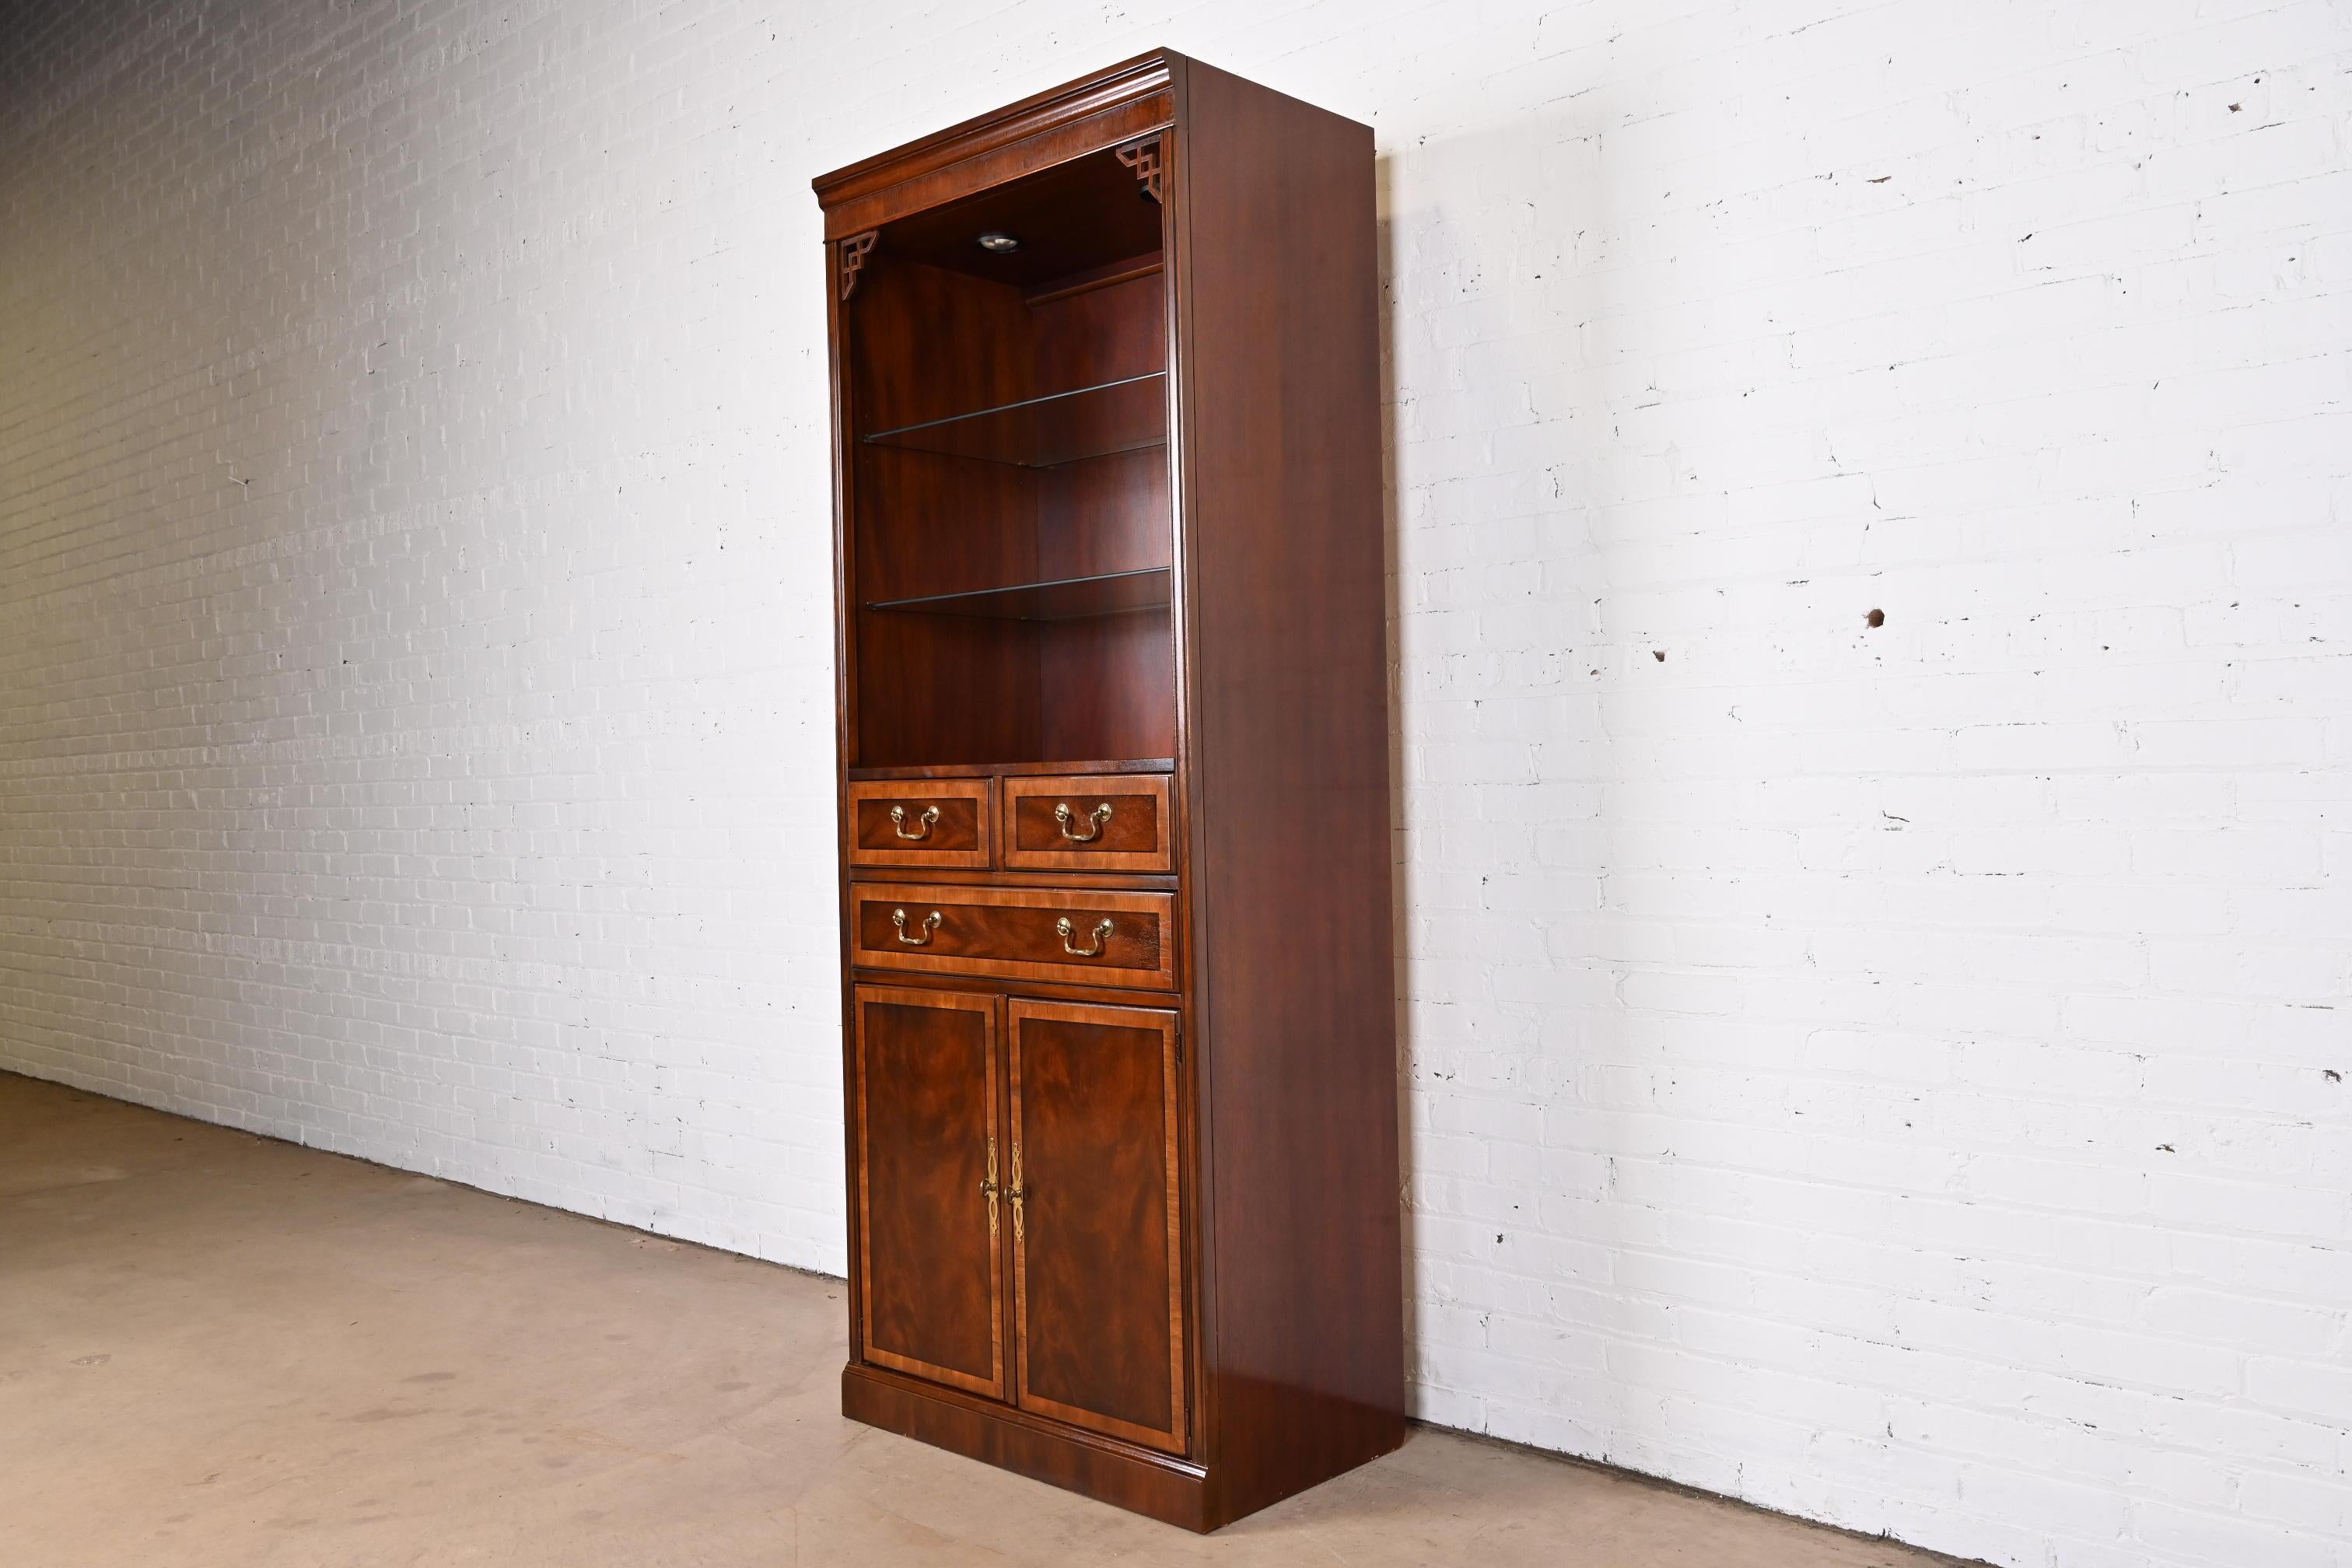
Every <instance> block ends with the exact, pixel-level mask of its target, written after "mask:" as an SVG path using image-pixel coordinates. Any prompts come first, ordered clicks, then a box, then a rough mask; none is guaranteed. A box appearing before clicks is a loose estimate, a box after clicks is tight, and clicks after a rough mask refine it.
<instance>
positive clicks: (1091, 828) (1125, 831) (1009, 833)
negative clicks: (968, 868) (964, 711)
mask: <svg viewBox="0 0 2352 1568" xmlns="http://www.w3.org/2000/svg"><path fill="white" fill-rule="evenodd" d="M1003 800H1004V864H1005V865H1006V866H1007V867H1009V868H1013V869H1016V870H1038V871H1147V872H1148V871H1165V870H1168V869H1170V868H1171V865H1172V864H1173V862H1172V860H1171V856H1170V849H1169V843H1168V837H1169V833H1170V831H1171V829H1170V825H1169V821H1168V775H1167V774H1165V773H1083V774H1071V775H1068V776H1066V777H1044V778H1008V779H1006V780H1005V781H1004V786H1003Z"/></svg>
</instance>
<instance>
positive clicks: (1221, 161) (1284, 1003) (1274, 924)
mask: <svg viewBox="0 0 2352 1568" xmlns="http://www.w3.org/2000/svg"><path fill="white" fill-rule="evenodd" d="M1180 94H1181V96H1180V107H1179V121H1178V129H1179V135H1178V142H1177V146H1176V149H1175V153H1176V155H1175V158H1174V160H1173V177H1174V179H1175V182H1176V184H1177V187H1178V189H1177V194H1176V202H1177V207H1176V223H1175V228H1176V246H1175V250H1176V258H1175V265H1176V267H1177V271H1178V282H1177V294H1176V299H1177V345H1178V352H1179V358H1180V363H1181V376H1182V380H1181V391H1180V398H1181V401H1180V419H1181V425H1182V439H1181V447H1182V453H1183V456H1182V468H1181V482H1180V487H1179V488H1180V491H1181V495H1182V498H1183V499H1182V539H1181V553H1182V559H1183V567H1182V569H1183V572H1184V574H1185V575H1184V581H1183V584H1182V591H1181V601H1182V606H1183V615H1184V622H1185V624H1184V628H1183V637H1184V644H1183V647H1184V657H1185V658H1186V659H1187V660H1188V668H1189V677H1190V679H1189V684H1188V687H1187V691H1186V697H1185V703H1186V711H1187V726H1188V728H1187V735H1186V741H1187V747H1186V757H1185V766H1186V767H1187V768H1188V769H1189V770H1190V777H1189V779H1188V781H1187V786H1186V792H1185V793H1186V794H1187V795H1188V796H1189V797H1190V799H1191V800H1192V811H1191V813H1190V814H1189V815H1190V824H1191V826H1190V832H1191V836H1192V859H1191V863H1190V865H1189V866H1188V868H1187V874H1188V876H1189V878H1190V879H1191V881H1190V888H1191V891H1192V923H1193V931H1192V940H1193V942H1194V943H1195V946H1194V948H1193V952H1194V954H1195V957H1196V959H1197V960H1198V963H1197V968H1196V970H1195V973H1196V975H1197V976H1198V984H1200V986H1201V991H1200V994H1198V996H1197V997H1196V1001H1195V1005H1196V1007H1199V1008H1200V1009H1202V1012H1201V1015H1200V1016H1201V1017H1202V1038H1201V1043H1200V1064H1201V1066H1200V1070H1201V1073H1202V1089H1201V1090H1200V1092H1201V1094H1202V1100H1203V1102H1204V1103H1203V1109H1204V1110H1205V1112H1206V1116H1205V1124H1204V1140H1203V1149H1202V1160H1203V1162H1204V1163H1205V1164H1206V1165H1207V1167H1208V1169H1207V1172H1206V1184H1207V1185H1208V1186H1209V1187H1210V1188H1213V1191H1212V1192H1209V1193H1207V1194H1204V1197H1205V1200H1206V1201H1207V1202H1208V1203H1210V1204H1211V1205H1213V1212H1212V1213H1211V1214H1210V1215H1208V1216H1207V1217H1208V1229H1209V1231H1210V1232H1211V1237H1210V1240H1209V1241H1208V1244H1207V1245H1208V1247H1209V1248H1210V1250H1211V1256H1210V1257H1209V1258H1207V1259H1206V1260H1205V1264H1206V1267H1207V1268H1208V1269H1209V1270H1210V1271H1211V1273H1212V1275H1213V1283H1212V1286H1211V1297H1212V1300H1210V1301H1209V1302H1207V1303H1206V1310H1208V1311H1209V1312H1210V1314H1211V1317H1212V1321H1211V1323H1210V1324H1209V1325H1208V1327H1207V1331H1208V1333H1209V1336H1210V1338H1209V1342H1208V1343H1207V1345H1206V1347H1205V1353H1206V1356H1207V1358H1208V1371H1209V1375H1210V1378H1211V1379H1212V1381H1213V1388H1212V1389H1210V1390H1209V1391H1208V1392H1207V1394H1206V1399H1205V1402H1204V1405H1203V1412H1202V1414H1203V1417H1204V1419H1205V1420H1207V1421H1209V1422H1210V1423H1212V1426H1210V1429H1209V1431H1208V1433H1207V1437H1208V1447H1206V1449H1205V1450H1204V1457H1205V1458H1207V1459H1208V1460H1209V1462H1210V1464H1211V1467H1212V1474H1213V1476H1214V1477H1216V1478H1217V1479H1216V1481H1215V1483H1214V1484H1216V1485H1217V1486H1219V1487H1220V1488H1222V1489H1223V1497H1222V1498H1221V1499H1220V1500H1219V1501H1218V1503H1217V1505H1216V1511H1218V1512H1220V1513H1222V1514H1224V1515H1225V1516H1227V1517H1238V1516H1240V1515H1242V1514H1244V1513H1247V1512H1249V1511H1251V1510H1253V1509H1255V1508H1258V1507H1262V1506H1264V1505H1265V1503H1266V1502H1270V1501H1272V1500H1276V1499H1277V1498H1280V1497H1284V1496H1286V1495H1288V1494H1289V1493H1291V1492H1293V1491H1296V1490H1298V1489H1301V1488H1303V1487H1306V1486H1308V1485H1312V1484H1314V1482H1316V1481H1318V1480H1319V1479H1323V1478H1325V1477H1327V1476H1329V1475H1333V1474H1336V1473H1338V1472H1339V1471H1340V1470H1344V1469H1346V1468H1349V1467H1351V1466H1353V1465H1356V1464H1359V1463H1361V1462H1362V1461H1363V1460H1365V1459H1367V1458H1371V1457H1373V1456H1374V1455H1376V1454H1380V1453H1383V1452H1386V1451H1388V1450H1389V1449H1391V1448H1393V1447H1396V1446H1397V1445H1398V1444H1399V1443H1401V1442H1402V1440H1403V1398H1404V1364H1403V1363H1404V1352H1403V1333H1402V1315H1403V1290H1402V1263H1401V1258H1400V1216H1399V1196H1398V1164H1397V1145H1396V1140H1397V1115H1398V1112H1397V1065H1396V1026H1395V994H1396V988H1395V983H1394V981H1395V976H1394V942H1393V937H1392V921H1393V916H1392V909H1391V892H1390V864H1391V816H1390V809H1389V793H1388V780H1389V743H1388V700H1387V662H1388V654H1387V631H1386V570H1385V550H1384V535H1385V521H1384V517H1383V512H1382V500H1381V424H1380V405H1379V397H1380V394H1379V365H1378V341H1377V332H1378V327H1377V316H1376V310H1377V304H1378V279H1377V276H1376V259H1375V247H1376V236H1375V230H1374V211H1373V175H1372V144H1371V132H1370V129H1369V128H1368V127H1365V126H1362V125H1359V124H1356V123H1354V122H1352V121H1347V120H1344V119H1341V118H1339V117H1338V116H1336V115H1331V114H1328V113H1326V112H1324V111H1322V110H1317V109H1313V108H1310V107H1309V106H1307V105H1305V104H1302V103H1299V102H1297V101H1296V100H1290V99H1286V98H1284V97H1282V96H1280V95H1279V94H1276V93H1273V92H1270V91H1268V90H1266V89H1263V88H1259V87H1256V86H1255V85H1253V84H1251V83H1248V82H1245V81H1243V80H1241V79H1238V78H1235V77H1233V76H1229V75H1227V74H1226V73H1224V72H1222V71H1218V70H1215V69H1213V68H1210V67H1207V66H1203V65H1202V64H1200V63H1199V62H1198V61H1187V62H1185V69H1184V72H1183V75H1182V79H1181V86H1180Z"/></svg>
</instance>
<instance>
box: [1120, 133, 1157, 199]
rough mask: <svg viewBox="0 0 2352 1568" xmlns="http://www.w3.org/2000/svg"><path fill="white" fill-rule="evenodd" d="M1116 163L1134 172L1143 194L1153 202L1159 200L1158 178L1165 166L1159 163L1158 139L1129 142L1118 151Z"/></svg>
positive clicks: (1149, 138)
mask: <svg viewBox="0 0 2352 1568" xmlns="http://www.w3.org/2000/svg"><path fill="white" fill-rule="evenodd" d="M1118 161H1119V162H1120V163H1124V164H1126V165H1127V166H1128V167H1129V168H1130V169H1132V170H1134V171H1135V177H1136V179H1137V180H1138V181H1139V182H1140V183H1141V184H1142V185H1143V194H1144V195H1147V196H1150V198H1151V199H1152V200H1153V201H1155V202H1156V201H1158V200H1160V174H1161V173H1162V172H1163V170H1164V169H1165V167H1166V165H1165V164H1163V163H1160V138H1159V137H1157V136H1147V137H1145V138H1144V139H1143V140H1142V141H1140V142H1129V143H1128V144H1127V145H1126V146H1124V147H1121V148H1119V149H1118Z"/></svg>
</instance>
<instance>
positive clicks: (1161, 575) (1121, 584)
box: [866, 566, 1168, 621]
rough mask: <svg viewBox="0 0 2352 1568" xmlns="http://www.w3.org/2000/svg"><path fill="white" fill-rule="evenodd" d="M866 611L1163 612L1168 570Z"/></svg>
mask: <svg viewBox="0 0 2352 1568" xmlns="http://www.w3.org/2000/svg"><path fill="white" fill-rule="evenodd" d="M1167 607H1168V568H1167V567H1165V566H1147V567H1145V568H1144V569H1143V570H1141V571H1139V572H1106V573H1103V574H1100V575H1099V576H1094V577H1064V578H1060V579H1058V580H1056V581H1054V582H1051V583H1015V584H1011V585H1009V586H1006V587H1003V588H982V589H979V590H977V591H976V592H972V593H966V594H931V595H926V596H924V597H922V598H919V599H882V600H877V601H875V602H873V603H871V604H868V605H866V608H867V609H869V610H911V611H916V612H919V613H921V614H925V615H934V616H983V617H985V618H987V619H990V620H998V621H1079V620H1086V619H1088V618H1089V617H1092V616H1124V615H1129V614H1131V613H1133V612H1135V611H1138V610H1164V609H1166V608H1167Z"/></svg>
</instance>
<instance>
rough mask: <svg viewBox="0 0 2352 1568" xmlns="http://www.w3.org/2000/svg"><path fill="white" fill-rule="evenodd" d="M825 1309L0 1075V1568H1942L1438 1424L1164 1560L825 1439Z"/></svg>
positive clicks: (399, 1180) (1922, 1558)
mask: <svg viewBox="0 0 2352 1568" xmlns="http://www.w3.org/2000/svg"><path fill="white" fill-rule="evenodd" d="M841 1294H842V1288H841V1286H840V1285H839V1284H838V1283H837V1282H835V1281H831V1280H826V1279H817V1278H814V1277H811V1276H807V1275H802V1274H795V1273H793V1272H790V1271H789V1270H786V1269H782V1268H773V1267H771V1266H769V1265H765V1264H761V1263H756V1262H752V1261H751V1260H749V1259H746V1258H736V1257H731V1256H729V1255H727V1254H724V1253H718V1252H710V1251H706V1250H704V1249H702V1248H700V1247H689V1246H684V1245H680V1244H677V1243H674V1242H667V1241H663V1240H660V1239H658V1238H656V1237H650V1236H642V1235H638V1234H636V1233H635V1232H633V1231H627V1230H622V1229H618V1228H615V1227H614V1226H605V1225H601V1224H598V1223H596V1222H594V1221H593V1220H586V1219H582V1218H579V1217H577V1216H576V1215H567V1214H561V1213H558V1212H556V1211H554V1210H551V1209H542V1208H535V1207H532V1206H530V1205H527V1204H520V1203H513V1202H509V1201H508V1200H505V1199H502V1198H497V1197H492V1196H490V1195H488V1194H484V1193H478V1192H474V1191H472V1190H470V1189H467V1188H465V1187H459V1186H453V1185H451V1184H448V1183H446V1182H438V1181H434V1180H431V1179H429V1178H426V1177H422V1176H411V1175H406V1174H404V1173H400V1172H397V1171H390V1170H385V1169H383V1168H382V1167H379V1166H374V1165H367V1164H362V1163H358V1162H356V1161H352V1160H345V1159H341V1158H338V1157H336V1156H334V1155H331V1154H321V1153H319V1152H314V1151H310V1150H304V1149H298V1148H295V1147H292V1146H290V1145H288V1144H284V1143H275V1142H268V1141H267V1140H264V1139H259V1138H254V1137H249V1136H247V1135H246V1134H243V1133H237V1132H231V1131H225V1130H223V1129H220V1128H215V1127H208V1126H205V1125H203V1124H201V1123H197V1122H192V1121H181V1120H179V1119H178V1118H175V1117H170V1116H164V1115H162V1114H159V1113H157V1112H154V1111H150V1110H141V1109H139V1108H137V1107H133V1106H128V1105H123V1104H120V1103H118V1102H116V1101H112V1100H101V1099H99V1098H96V1097H94V1096H90V1095H85V1094H79V1093H76V1092H74V1091H72V1090H69V1089H59V1088H57V1087H55V1086H53V1085H49V1084H42V1083H37V1082H34V1081H33V1080H31V1079H24V1078H18V1077H15V1076H13V1075H9V1074H5V1073H0V1521H5V1526H0V1534H5V1536H6V1538H7V1540H6V1544H5V1549H0V1557H5V1559H6V1560H7V1561H8V1562H10V1563H24V1564H26V1565H27V1568H34V1565H38V1568H79V1565H83V1564H88V1565H92V1568H97V1565H104V1568H116V1565H119V1564H124V1563H155V1564H184V1565H188V1568H196V1565H202V1564H236V1568H266V1565H270V1564H289V1565H292V1564H302V1565H305V1568H310V1565H314V1564H320V1563H333V1564H337V1565H361V1564H380V1563H400V1564H430V1565H432V1568H452V1565H458V1564H467V1563H546V1564H551V1565H561V1568H592V1565H596V1564H614V1565H621V1564H626V1565H628V1568H665V1565H686V1564H735V1563H760V1564H766V1563H779V1564H781V1563H823V1564H834V1563H855V1564H859V1565H868V1564H870V1565H874V1568H883V1565H887V1564H892V1563H926V1564H937V1563H1088V1564H1105V1563H1118V1564H1142V1563H1234V1564H1265V1565H1269V1568H1270V1565H1273V1564H1290V1563H1301V1562H1320V1561H1327V1560H1328V1561H1331V1562H1335V1563H1350V1564H1358V1565H1370V1564H1389V1563H1398V1564H1402V1563H1475V1564H1477V1565H1478V1568H1513V1565H1516V1564H1522V1563H1524V1564H1530V1565H1532V1564H1541V1565H1543V1568H1664V1565H1666V1564H1675V1565H1676V1568H1734V1565H1736V1568H1800V1565H1801V1568H1914V1565H1924V1564H1927V1563H1939V1562H1945V1561H1948V1560H1946V1559H1941V1558H1936V1557H1933V1556H1931V1555H1929V1554H1927V1553H1924V1552H1911V1551H1907V1550H1905V1549H1903V1548H1898V1547H1892V1546H1888V1545H1885V1544H1883V1543H1879V1542H1866V1541H1861V1540H1857V1539H1855V1538H1853V1537H1850V1536H1844V1535H1840V1534H1837V1533H1834V1532H1832V1531H1824V1530H1819V1529H1815V1528H1813V1527H1811V1526H1808V1525H1803V1524H1799V1523H1796V1522H1794V1521H1789V1520H1785V1519H1780V1518H1777V1517H1774V1516H1772V1515H1769V1514H1764V1513H1759V1512H1757V1511H1755V1510H1749V1509H1746V1508H1742V1507H1739V1506H1738V1505H1736V1504H1731V1503H1725V1502H1719V1501H1715V1500H1709V1499H1705V1498H1697V1497H1692V1496H1688V1495H1685V1494H1683V1493H1680V1492H1676V1491H1675V1490H1673V1489H1668V1488H1665V1487H1662V1486H1657V1485H1654V1484H1651V1483H1648V1482H1644V1481H1641V1480H1638V1479H1633V1478H1630V1477H1626V1476H1623V1475H1620V1474H1617V1473H1614V1472H1611V1471H1606V1470H1600V1469H1595V1468H1587V1467H1582V1466H1577V1465H1571V1464H1566V1463H1562V1462H1559V1461H1556V1460H1551V1459H1547V1458H1542V1457H1540V1456H1538V1455H1534V1454H1529V1453H1525V1452H1521V1451H1518V1450H1515V1449H1508V1448H1504V1447H1497V1446H1496V1445H1492V1444H1485V1443H1480V1442H1476V1441H1474V1440H1472V1439H1469V1438H1465V1437H1458V1436H1452V1435H1450V1434H1445V1433H1440V1432H1434V1431H1426V1430H1417V1431H1416V1432H1415V1433H1414V1435H1413V1436H1412V1439H1411V1440H1410V1441H1409V1442H1407V1443H1406V1445H1405V1447H1403V1449H1402V1451H1400V1452H1399V1453H1396V1454H1394V1455H1391V1456H1390V1457H1389V1458H1386V1459H1384V1460H1381V1462H1380V1463H1378V1464H1375V1465H1371V1466H1369V1467H1367V1468H1364V1469H1361V1470H1359V1471H1357V1472H1355V1473H1354V1474H1352V1475H1349V1476H1347V1477H1344V1478H1342V1479H1339V1480H1337V1481H1334V1482H1332V1483H1330V1484H1329V1485H1328V1486H1324V1487H1322V1488H1319V1489H1317V1490H1315V1491H1313V1492H1310V1493H1308V1494H1307V1495H1306V1496H1304V1497H1299V1498H1294V1499H1292V1500H1290V1501H1289V1502H1287V1503H1285V1504H1282V1505H1281V1506H1279V1507H1276V1508H1274V1509H1270V1510H1267V1511H1265V1512H1264V1513H1261V1514H1258V1515H1256V1516H1255V1518H1252V1519H1249V1520H1245V1521H1243V1522H1241V1523H1239V1524H1237V1525H1234V1526H1233V1527H1231V1528H1230V1529H1228V1530H1226V1531H1223V1533H1221V1534H1219V1535H1216V1536H1213V1537H1209V1538H1206V1539H1202V1538H1198V1537H1194V1536H1190V1535H1187V1534H1184V1533H1183V1532H1181V1531H1176V1530H1172V1529H1170V1528H1168V1527H1166V1526H1164V1525H1160V1524H1155V1523H1153V1522H1151V1521H1148V1520H1142V1519H1138V1518H1134V1517H1132V1516H1130V1515H1128V1514H1124V1513H1121V1512H1118V1510H1113V1509H1110V1508H1106V1507H1103V1506H1101V1505H1099V1504H1097V1503H1092V1502H1088V1501H1087V1500H1083V1499H1080V1498H1076V1497H1073V1496H1070V1495H1068V1494H1066V1493H1064V1492H1060V1491H1057V1490H1055V1489H1051V1488H1048V1487H1044V1486H1040V1485H1037V1484H1036V1483H1034V1482H1032V1481H1027V1480H1024V1479H1020V1478H1019V1477H1015V1476H1010V1475H1005V1474H1003V1473H1001V1472H998V1471H995V1470H991V1469H988V1468H984V1467H982V1466H980V1465H976V1464H972V1463H970V1462H968V1461H966V1460H962V1459H959V1458H953V1457H951V1456H950V1455H947V1454H943V1453H940V1452H938V1451H936V1450H934V1449H931V1448H928V1447H923V1446H921V1445H919V1444H917V1443H913V1442H909V1441H907V1440H905V1439H903V1438H899V1437H895V1436H888V1435H887V1434H885V1433H880V1432H876V1431H873V1430H870V1429H868V1428H866V1427H862V1426H855V1425H853V1424H851V1423H849V1422H846V1421H844V1420H843V1419H842V1418H841V1416H840V1415H839V1413H838V1410H839V1406H838V1398H839V1394H838V1384H837V1381H836V1379H837V1374H838V1373H839V1371H840V1367H841V1360H842V1327H843V1321H842V1320H843V1308H842V1302H841Z"/></svg>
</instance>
